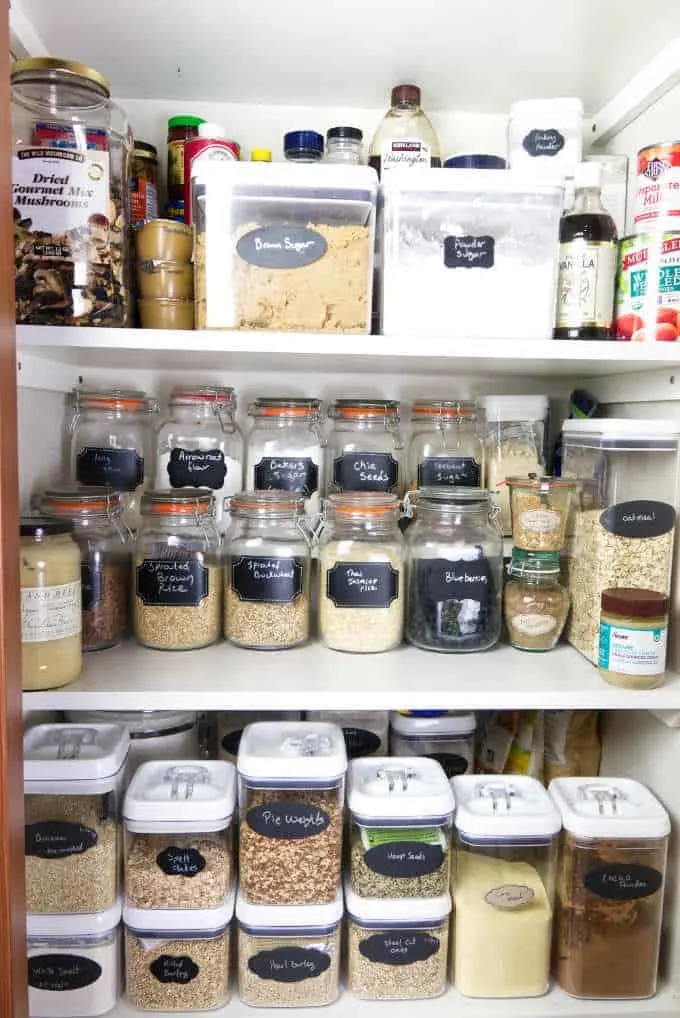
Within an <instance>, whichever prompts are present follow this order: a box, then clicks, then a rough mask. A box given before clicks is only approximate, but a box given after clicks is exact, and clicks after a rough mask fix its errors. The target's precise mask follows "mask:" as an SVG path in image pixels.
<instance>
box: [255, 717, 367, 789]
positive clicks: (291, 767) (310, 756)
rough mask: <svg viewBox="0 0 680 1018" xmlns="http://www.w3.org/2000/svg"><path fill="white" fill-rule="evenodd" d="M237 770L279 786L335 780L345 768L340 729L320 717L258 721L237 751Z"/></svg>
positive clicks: (345, 758)
mask: <svg viewBox="0 0 680 1018" xmlns="http://www.w3.org/2000/svg"><path fill="white" fill-rule="evenodd" d="M237 766H238V772H239V774H242V775H243V777H245V778H247V779H251V780H253V781H256V782H258V781H261V782H264V783H271V784H272V785H273V786H274V787H279V786H280V785H281V784H283V783H285V782H294V781H302V780H304V781H309V782H311V783H312V784H316V783H320V782H324V781H328V782H337V781H339V780H340V779H341V778H342V777H343V776H344V774H345V771H346V770H347V751H346V749H345V739H344V736H343V734H342V729H341V728H340V727H339V726H338V725H331V724H328V723H327V722H323V721H257V722H255V724H253V725H248V727H247V728H246V730H245V731H244V733H243V736H242V738H241V745H240V746H239V751H238V761H237Z"/></svg>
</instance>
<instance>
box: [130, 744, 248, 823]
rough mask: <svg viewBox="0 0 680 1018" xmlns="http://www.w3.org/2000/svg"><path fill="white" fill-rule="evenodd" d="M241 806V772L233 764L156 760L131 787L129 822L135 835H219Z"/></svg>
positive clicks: (138, 774)
mask: <svg viewBox="0 0 680 1018" xmlns="http://www.w3.org/2000/svg"><path fill="white" fill-rule="evenodd" d="M235 804H236V768H235V767H234V765H233V764H232V763H229V762H228V761H227V760H202V761H200V763H199V762H197V761H195V760H151V761H149V762H148V763H143V764H141V766H140V767H138V768H137V771H136V772H135V776H134V778H133V779H132V781H131V782H130V785H129V786H128V790H127V792H126V794H125V801H124V803H123V819H124V820H125V823H126V825H127V826H128V827H129V829H130V830H131V831H153V832H164V831H182V832H184V831H217V830H221V829H222V828H223V827H226V826H227V824H228V823H229V821H230V819H231V817H232V814H233V812H234V807H235Z"/></svg>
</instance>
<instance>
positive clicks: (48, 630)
mask: <svg viewBox="0 0 680 1018" xmlns="http://www.w3.org/2000/svg"><path fill="white" fill-rule="evenodd" d="M81 629H82V616H81V584H80V580H78V581H76V582H75V583H58V584H55V585H54V586H51V587H24V588H22V591H21V640H22V643H50V642H51V641H52V640H66V639H68V638H69V637H71V636H77V635H78V633H79V632H80V631H81Z"/></svg>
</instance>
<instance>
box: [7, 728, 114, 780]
mask: <svg viewBox="0 0 680 1018" xmlns="http://www.w3.org/2000/svg"><path fill="white" fill-rule="evenodd" d="M129 745H130V737H129V735H128V733H127V732H126V731H125V729H124V728H121V727H120V726H119V725H108V724H107V725H68V724H65V725H36V727H35V728H29V729H28V731H27V732H26V734H25V735H24V780H25V781H26V782H27V783H28V782H31V783H32V782H36V783H38V784H40V785H45V786H47V785H52V784H53V785H54V786H55V788H54V789H53V791H54V792H55V793H58V792H59V791H60V789H58V788H57V786H58V785H61V784H62V783H63V782H71V781H86V782H98V781H101V782H107V780H108V782H109V783H110V779H111V778H112V777H113V776H114V775H116V774H118V772H119V771H120V769H121V767H122V766H123V764H124V762H125V757H126V756H127V751H128V747H129ZM37 790H38V789H34V788H31V791H32V792H33V791H37ZM43 790H44V791H45V792H49V791H50V789H49V788H47V787H46V788H45V789H43ZM81 791H82V793H83V794H84V795H87V794H88V793H89V791H90V790H89V789H85V788H83V789H81ZM71 794H73V795H76V794H78V793H77V792H76V791H74V790H71Z"/></svg>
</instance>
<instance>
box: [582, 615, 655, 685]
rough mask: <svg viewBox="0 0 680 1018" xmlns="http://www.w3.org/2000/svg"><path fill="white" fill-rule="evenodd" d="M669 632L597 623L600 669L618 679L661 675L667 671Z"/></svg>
mask: <svg viewBox="0 0 680 1018" xmlns="http://www.w3.org/2000/svg"><path fill="white" fill-rule="evenodd" d="M667 636H668V630H667V629H666V627H665V626H664V627H663V628H658V629H638V628H636V627H635V626H620V625H616V626H613V625H611V623H609V622H603V621H601V622H600V653H599V666H600V668H603V669H604V670H605V671H607V672H618V674H619V675H660V674H661V673H662V672H664V671H665V669H666V640H667Z"/></svg>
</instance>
